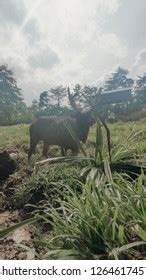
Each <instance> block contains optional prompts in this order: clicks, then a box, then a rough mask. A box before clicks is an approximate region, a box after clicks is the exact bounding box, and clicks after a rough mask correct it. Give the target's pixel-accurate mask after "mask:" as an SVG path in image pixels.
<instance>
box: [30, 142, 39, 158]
mask: <svg viewBox="0 0 146 280" xmlns="http://www.w3.org/2000/svg"><path fill="white" fill-rule="evenodd" d="M38 142H39V140H38V139H30V148H29V151H28V160H30V158H31V156H32V154H33V153H35V149H36V146H37V144H38Z"/></svg>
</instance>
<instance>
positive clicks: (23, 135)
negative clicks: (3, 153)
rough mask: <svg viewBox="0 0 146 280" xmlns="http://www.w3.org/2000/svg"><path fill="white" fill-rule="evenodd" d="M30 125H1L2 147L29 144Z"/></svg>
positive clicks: (0, 145)
mask: <svg viewBox="0 0 146 280" xmlns="http://www.w3.org/2000/svg"><path fill="white" fill-rule="evenodd" d="M28 141H29V133H28V125H26V124H20V125H13V126H1V127H0V148H3V149H4V148H7V147H9V146H17V145H22V144H28Z"/></svg>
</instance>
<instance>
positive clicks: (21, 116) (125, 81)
mask: <svg viewBox="0 0 146 280" xmlns="http://www.w3.org/2000/svg"><path fill="white" fill-rule="evenodd" d="M126 88H131V92H132V99H131V100H130V101H129V100H128V101H127V102H124V103H119V104H117V103H114V100H113V104H106V105H103V106H98V100H99V88H98V87H95V86H94V87H93V86H89V85H83V86H82V85H80V84H76V85H75V86H74V88H73V89H72V95H73V97H74V100H75V101H76V102H77V103H78V104H79V106H80V107H81V109H83V110H86V109H88V106H89V105H88V104H89V103H90V102H92V103H93V102H94V104H95V106H96V110H97V111H99V112H100V114H102V116H103V117H104V118H105V119H106V120H112V121H118V120H121V119H122V118H123V116H124V117H125V118H124V120H130V118H132V116H133V115H134V118H135V119H140V118H141V117H145V116H146V112H145V105H146V74H143V75H142V76H138V77H137V78H136V79H135V80H133V79H132V78H130V77H129V71H128V70H127V69H125V68H122V67H118V68H117V69H116V70H115V72H114V73H112V74H111V77H110V78H109V79H108V80H107V81H105V83H104V85H103V88H102V91H101V93H102V92H104V93H106V92H109V91H116V90H119V89H126ZM38 96H39V98H38V100H37V99H34V100H33V101H32V103H31V105H29V106H27V105H26V103H25V102H24V97H23V90H22V89H21V88H19V87H18V85H17V81H16V78H15V73H14V71H13V70H12V69H9V67H8V65H1V66H0V125H4V126H5V125H13V124H20V123H30V122H31V121H32V120H33V119H34V118H37V117H39V116H46V115H48V116H50V115H51V116H52V115H70V114H72V109H71V108H70V106H69V104H68V100H67V88H66V87H64V86H63V85H58V86H56V87H53V88H50V89H47V90H44V91H43V92H41V93H39V95H38ZM95 100H96V102H95Z"/></svg>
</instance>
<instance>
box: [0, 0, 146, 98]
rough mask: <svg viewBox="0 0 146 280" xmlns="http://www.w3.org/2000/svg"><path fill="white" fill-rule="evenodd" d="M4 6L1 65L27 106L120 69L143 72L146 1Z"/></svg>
mask: <svg viewBox="0 0 146 280" xmlns="http://www.w3.org/2000/svg"><path fill="white" fill-rule="evenodd" d="M0 1H1V3H2V4H1V10H0V19H1V22H0V40H1V44H0V53H1V61H0V62H1V63H8V65H9V67H10V68H13V69H15V72H16V78H17V79H18V84H19V86H20V87H21V88H22V89H23V92H24V97H25V100H26V101H27V103H30V102H31V101H32V99H33V98H36V97H37V96H39V94H40V92H41V91H43V90H47V89H48V88H49V87H52V86H56V85H59V84H62V85H68V84H69V85H71V86H73V85H74V84H75V83H81V84H95V83H97V82H98V81H99V80H104V77H105V76H108V73H111V71H112V69H113V68H114V67H115V66H117V65H121V66H124V67H128V68H130V67H131V65H132V67H133V69H137V70H135V71H137V72H138V71H140V69H141V71H142V69H144V63H143V61H144V57H145V54H144V53H145V51H143V52H144V53H143V52H141V53H140V52H139V50H143V49H144V45H145V44H144V42H145V38H146V34H145V33H146V32H145V25H144V22H145V16H144V11H145V10H144V7H145V0H141V5H140V4H139V3H138V2H137V0H110V1H109V0H92V1H91V0H86V1H85V0H70V1H68V0H61V1H60V0H36V1H34V0H25V1H24V0H21V1H20V0H7V1H6V0H0ZM131 7H132V9H131ZM142 9H143V10H142ZM140 15H141V16H140ZM138 36H139V37H138ZM138 38H139V40H138ZM134 40H136V42H135V44H134ZM138 52H139V54H138ZM134 57H135V60H134ZM136 61H137V62H136ZM134 64H135V66H134ZM136 65H137V66H136ZM142 65H143V66H142ZM134 67H135V68H134ZM133 71H134V70H133Z"/></svg>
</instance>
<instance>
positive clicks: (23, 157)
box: [0, 119, 146, 259]
mask: <svg viewBox="0 0 146 280" xmlns="http://www.w3.org/2000/svg"><path fill="white" fill-rule="evenodd" d="M109 128H110V132H111V147H112V149H113V150H114V149H116V147H121V148H120V149H121V150H120V153H121V154H122V153H123V155H125V158H126V156H127V155H128V162H130V160H131V158H132V163H133V162H134V164H140V163H141V162H143V163H142V165H143V166H144V167H146V164H145V162H146V120H145V119H143V120H141V121H137V122H126V123H122V122H121V123H119V122H118V123H114V124H109ZM138 131H141V133H140V134H137V132H138ZM102 133H103V136H104V137H103V142H104V145H105V146H106V135H105V131H104V130H103V131H102ZM129 135H130V136H129ZM133 135H135V137H133ZM95 138H96V127H95V126H94V127H92V128H91V129H90V133H89V137H88V140H87V143H86V144H85V145H83V150H84V151H85V152H86V153H88V155H89V156H90V157H92V158H93V157H94V156H95V145H94V144H93V142H94V143H95ZM98 140H99V141H100V139H98ZM28 148H29V133H28V125H25V124H22V125H15V126H8V127H0V150H1V151H7V152H8V153H9V154H11V155H12V157H13V158H14V161H15V163H16V169H15V172H14V173H13V174H12V175H10V176H9V178H8V179H6V180H4V181H1V182H0V191H1V200H0V203H1V205H0V208H1V213H0V215H1V217H0V220H1V222H0V225H1V230H3V231H1V232H0V234H1V237H2V239H1V241H0V242H1V246H0V249H2V250H1V251H2V259H30V258H36V259H37V258H38V259H40V258H45V259H46V258H48V259H51V258H59V259H73V258H74V259H77V258H78V259H100V258H101V259H106V258H107V259H117V258H121V259H128V258H129V259H144V258H146V245H145V243H146V234H145V230H146V212H145V209H146V201H145V176H144V175H143V173H142V174H141V175H139V177H136V179H135V178H134V180H133V179H129V178H128V176H127V177H126V175H124V174H121V173H120V174H118V173H117V172H114V173H110V171H106V172H105V174H104V173H103V174H101V172H100V173H98V172H97V171H98V170H97V165H96V164H95V163H94V164H91V162H90V164H89V162H88V161H85V160H83V161H82V160H81V159H79V160H77V161H69V162H62V163H55V164H48V163H46V164H44V165H38V168H37V170H36V169H34V165H35V163H36V162H37V161H40V160H42V159H43V158H42V156H41V148H42V147H41V144H40V145H39V147H38V148H37V153H36V154H35V155H33V157H32V160H31V161H30V162H29V163H28V161H27V151H28ZM118 151H119V150H118ZM129 155H130V156H129ZM49 156H50V158H52V157H59V156H60V149H59V148H58V147H55V146H54V147H51V149H50V152H49ZM79 156H82V153H81V154H80V155H79ZM118 156H119V154H118ZM103 157H104V158H105V159H106V158H107V149H106V148H105V149H104V150H103ZM105 162H106V160H105ZM96 163H97V162H96ZM91 165H92V166H91ZM89 169H90V172H89ZM106 170H108V168H107V169H106ZM123 207H124V209H125V213H124V215H123V211H121V209H123ZM109 219H110V222H109ZM24 220H26V222H25V225H23V227H22V223H23V221H24ZM32 222H33V223H32ZM30 224H31V225H30ZM14 225H16V227H17V229H15V231H14V229H13V228H10V229H9V230H8V232H7V231H6V232H4V229H5V228H8V227H13V226H14ZM7 233H9V234H8V235H7ZM54 239H55V244H54ZM130 244H133V246H131V245H130ZM124 246H125V247H124ZM126 246H127V247H126Z"/></svg>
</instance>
